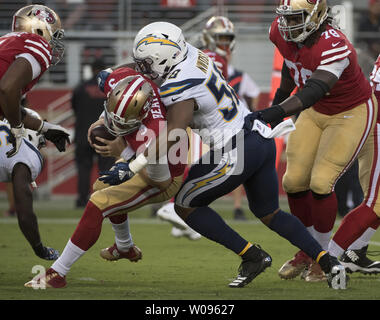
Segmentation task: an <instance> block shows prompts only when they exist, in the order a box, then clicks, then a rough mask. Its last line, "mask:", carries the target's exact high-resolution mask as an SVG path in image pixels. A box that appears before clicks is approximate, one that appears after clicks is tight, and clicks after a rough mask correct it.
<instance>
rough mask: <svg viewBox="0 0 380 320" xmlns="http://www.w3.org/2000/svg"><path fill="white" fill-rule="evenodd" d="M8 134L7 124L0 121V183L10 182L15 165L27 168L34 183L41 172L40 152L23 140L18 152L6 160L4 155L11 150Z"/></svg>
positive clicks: (9, 132)
mask: <svg viewBox="0 0 380 320" xmlns="http://www.w3.org/2000/svg"><path fill="white" fill-rule="evenodd" d="M10 134H11V131H10V128H9V124H7V123H5V122H4V121H0V163H1V165H0V182H10V181H12V171H13V167H14V166H15V165H16V163H23V164H25V165H26V166H27V167H28V168H29V170H30V173H31V177H32V180H33V181H34V180H35V179H36V178H37V176H38V175H39V174H40V172H41V170H42V163H43V160H42V155H41V153H40V151H39V150H38V149H37V148H36V147H35V146H34V145H32V144H31V143H30V142H29V141H27V140H26V139H25V138H23V139H22V142H21V145H20V149H19V152H18V153H17V154H15V155H14V156H13V157H11V158H8V157H7V156H6V153H7V151H9V150H11V149H12V144H11V143H9V142H8V139H9V136H10Z"/></svg>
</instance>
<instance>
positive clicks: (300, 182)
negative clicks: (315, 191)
mask: <svg viewBox="0 0 380 320" xmlns="http://www.w3.org/2000/svg"><path fill="white" fill-rule="evenodd" d="M282 187H283V189H284V191H285V192H286V193H288V194H297V193H299V192H304V191H305V190H308V189H309V183H308V180H307V179H305V177H304V175H303V174H302V175H299V177H297V175H290V174H287V173H286V172H285V174H284V176H283V178H282Z"/></svg>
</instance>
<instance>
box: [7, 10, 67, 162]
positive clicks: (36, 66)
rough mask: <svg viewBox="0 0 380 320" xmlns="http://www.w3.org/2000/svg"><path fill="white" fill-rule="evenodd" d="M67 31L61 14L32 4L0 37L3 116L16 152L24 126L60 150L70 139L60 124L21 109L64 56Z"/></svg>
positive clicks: (14, 18) (11, 151)
mask: <svg viewBox="0 0 380 320" xmlns="http://www.w3.org/2000/svg"><path fill="white" fill-rule="evenodd" d="M63 35H64V31H63V29H62V27H61V21H60V18H59V16H58V15H57V14H56V13H55V12H54V11H53V10H51V9H49V8H48V7H45V6H42V5H29V6H26V7H23V8H21V9H19V10H18V11H17V12H16V13H15V14H14V16H13V23H12V32H11V33H8V34H6V35H4V36H2V37H0V62H1V63H0V116H1V117H5V118H7V120H8V121H9V123H10V125H11V132H12V134H13V136H12V137H11V142H12V144H13V146H14V148H13V149H11V150H10V151H9V153H8V154H7V155H8V157H10V156H12V155H14V154H16V153H17V151H18V148H19V146H20V143H21V139H22V133H23V131H24V125H25V127H27V128H29V129H33V130H36V131H38V132H40V133H42V134H44V136H45V137H46V138H47V139H48V140H50V141H52V142H53V143H54V144H55V145H56V147H57V148H58V150H59V151H64V150H65V144H66V142H70V140H69V134H68V132H67V131H66V130H65V129H63V128H62V127H60V126H57V125H53V124H50V123H48V122H46V121H42V120H40V119H36V118H32V117H31V116H30V115H29V114H27V113H26V112H24V111H23V109H22V108H21V109H20V101H21V98H22V95H23V94H25V93H27V92H28V91H29V90H30V89H31V88H32V87H33V86H34V85H35V84H36V83H37V82H38V80H39V79H40V78H41V76H42V75H43V74H44V72H45V71H46V70H47V69H48V68H49V67H50V65H51V64H55V63H58V62H59V60H60V59H61V58H62V55H63V52H64V46H63V43H62V38H63Z"/></svg>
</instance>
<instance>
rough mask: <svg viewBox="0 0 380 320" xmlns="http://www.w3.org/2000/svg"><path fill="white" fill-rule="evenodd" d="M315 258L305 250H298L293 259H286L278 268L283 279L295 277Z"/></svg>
mask: <svg viewBox="0 0 380 320" xmlns="http://www.w3.org/2000/svg"><path fill="white" fill-rule="evenodd" d="M312 262H313V260H312V259H311V258H310V257H309V256H308V255H307V254H306V253H305V252H303V251H301V250H300V251H298V252H297V253H296V254H295V255H294V257H293V259H292V260H288V261H286V262H285V263H284V264H283V265H282V267H281V268H280V269H279V270H278V275H279V276H280V278H281V279H294V278H295V277H297V276H299V275H300V274H301V273H302V272H303V271H305V270H306V268H307V267H308V266H309V265H310V264H311V263H312Z"/></svg>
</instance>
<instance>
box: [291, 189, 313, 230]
mask: <svg viewBox="0 0 380 320" xmlns="http://www.w3.org/2000/svg"><path fill="white" fill-rule="evenodd" d="M311 198H312V195H311V192H310V191H305V192H298V193H288V204H289V208H290V212H291V213H292V215H294V216H296V217H297V218H298V219H299V220H300V221H301V222H302V223H303V225H304V226H305V227H311V226H312V225H313V219H312V218H313V217H312V215H311V208H310V203H311Z"/></svg>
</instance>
